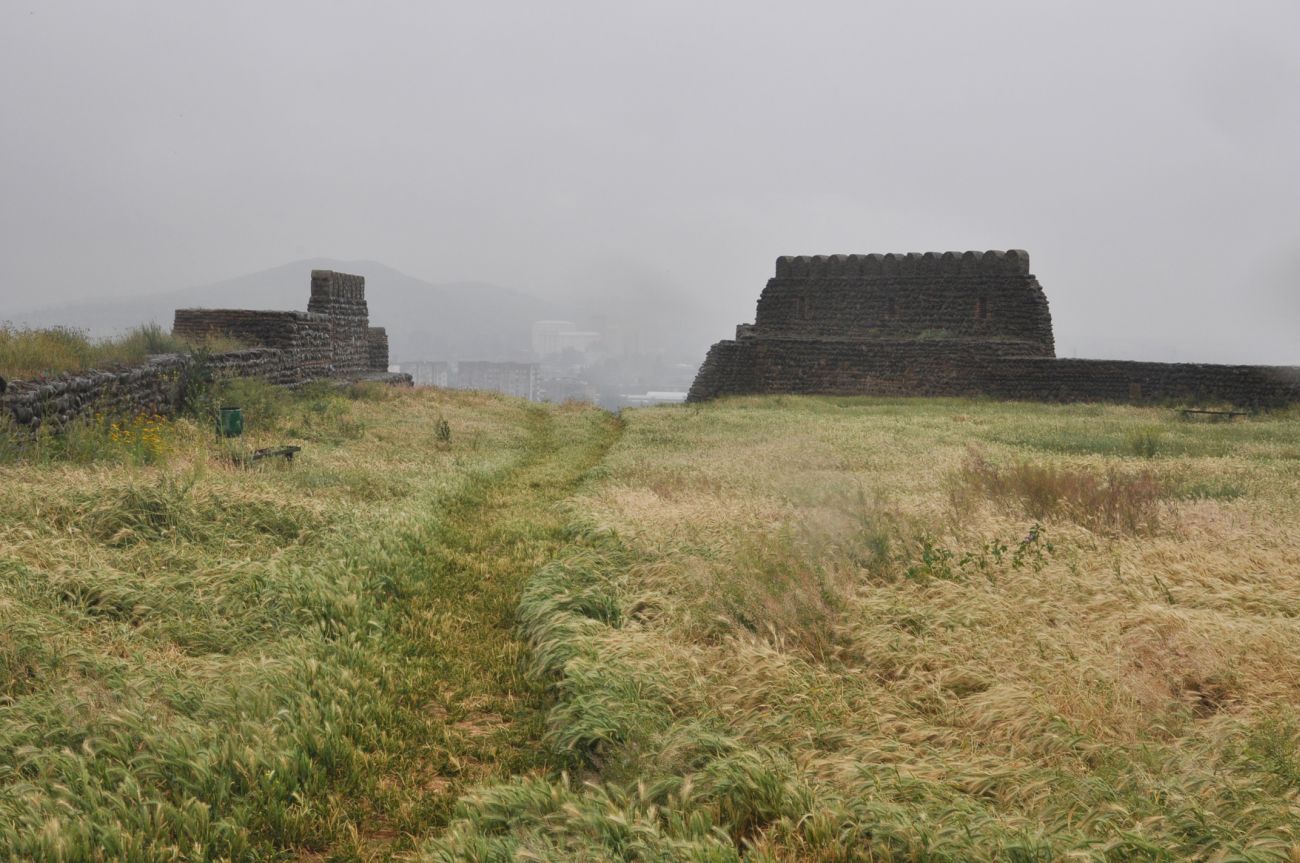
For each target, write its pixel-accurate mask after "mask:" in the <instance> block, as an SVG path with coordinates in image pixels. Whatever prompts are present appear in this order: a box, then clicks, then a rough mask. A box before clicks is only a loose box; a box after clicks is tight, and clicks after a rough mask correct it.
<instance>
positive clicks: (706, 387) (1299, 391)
mask: <svg viewBox="0 0 1300 863" xmlns="http://www.w3.org/2000/svg"><path fill="white" fill-rule="evenodd" d="M762 393H795V394H820V395H875V396H973V395H986V396H991V397H994V398H1001V399H1011V400H1027V401H1075V402H1078V401H1107V402H1135V403H1159V402H1169V401H1177V402H1184V403H1231V404H1237V405H1243V406H1255V407H1273V406H1279V405H1284V404H1289V403H1293V402H1300V368H1293V367H1286V366H1229V365H1211V364H1204V363H1150V362H1134V361H1127V360H1082V359H1054V358H1051V357H1014V356H999V355H997V354H996V353H994V352H991V351H989V350H987V348H986V346H983V345H980V344H978V343H969V342H965V343H963V342H950V343H941V342H938V341H935V342H931V343H927V342H924V341H918V340H905V339H900V340H887V339H881V340H877V341H872V342H849V341H829V340H827V341H816V340H811V339H763V340H759V339H754V340H745V341H725V342H719V343H718V344H716V345H714V346H713V349H712V350H710V351H709V356H708V358H707V359H706V360H705V362H704V365H703V366H702V367H701V369H700V373H699V375H698V376H697V377H696V379H695V383H694V385H693V386H692V387H691V391H690V396H689V400H690V401H703V400H706V399H711V398H716V397H718V396H721V395H739V394H762Z"/></svg>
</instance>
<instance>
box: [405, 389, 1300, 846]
mask: <svg viewBox="0 0 1300 863" xmlns="http://www.w3.org/2000/svg"><path fill="white" fill-rule="evenodd" d="M1176 417H1177V414H1176V413H1174V412H1173V411H1162V410H1155V409H1131V408H1123V407H1097V406H1079V407H1057V406H1035V405H1009V404H998V403H993V402H960V401H938V400H932V401H884V400H844V399H795V398H769V399H740V400H732V401H728V402H724V403H721V404H718V405H710V406H706V407H703V408H689V407H688V408H674V409H652V410H645V411H639V412H636V413H634V414H632V415H631V416H630V418H629V419H628V422H627V429H626V432H625V434H624V435H623V437H622V439H621V440H620V441H619V443H618V444H617V445H616V446H615V447H614V449H613V450H612V451H611V453H610V455H609V457H608V458H607V459H606V461H605V464H604V475H603V478H602V479H601V481H600V482H599V483H598V484H596V485H594V486H592V487H589V488H588V489H586V490H585V491H584V492H582V493H581V494H579V495H578V496H576V497H575V498H574V499H573V500H572V501H571V511H572V518H573V523H574V525H575V529H578V530H580V531H581V534H582V536H583V541H582V542H580V543H578V544H576V545H575V547H574V548H572V549H571V550H570V551H569V552H567V553H566V554H565V556H564V557H563V558H561V560H559V561H557V562H556V563H553V564H551V565H550V566H548V567H547V568H545V569H544V570H543V572H542V573H541V575H540V576H539V577H538V578H537V579H535V580H534V582H533V583H532V585H531V586H530V589H529V592H528V594H527V595H526V597H525V600H524V604H523V609H522V617H523V621H524V625H525V627H526V630H527V631H528V633H529V636H530V639H531V641H532V644H533V649H534V663H535V668H536V671H537V673H538V674H539V675H540V676H542V677H544V678H545V679H549V680H551V681H552V682H553V685H554V686H555V688H556V691H557V693H558V696H559V703H558V704H557V706H556V707H555V708H554V710H553V711H552V714H551V719H550V724H549V729H548V735H549V736H548V740H549V742H550V744H551V745H552V746H553V747H555V748H556V749H558V750H560V751H562V752H565V753H568V754H570V755H573V756H575V757H580V758H581V759H583V761H584V762H585V764H586V766H587V769H586V771H584V772H576V773H573V774H570V775H569V776H568V777H567V778H566V779H565V780H563V781H559V782H555V781H552V782H543V781H540V780H522V781H516V782H513V783H508V784H504V785H498V786H495V787H492V788H488V789H485V790H482V791H480V792H478V793H476V794H475V795H473V796H472V797H470V798H469V799H468V800H467V801H465V803H464V804H463V806H462V808H461V810H460V818H459V820H458V821H457V823H456V824H455V826H454V828H453V830H452V831H451V833H450V834H449V835H447V836H446V837H444V838H443V839H442V840H441V841H439V842H438V843H435V844H433V845H430V846H428V847H426V854H427V857H428V859H434V860H451V859H474V860H483V861H487V860H493V861H497V860H499V861H505V860H510V859H529V860H534V859H545V860H556V861H558V860H603V859H629V860H630V859H635V860H679V859H683V860H684V859H689V860H735V859H738V858H740V857H743V858H744V859H748V860H769V861H775V860H782V861H784V860H813V861H849V860H862V861H866V860H945V861H958V860H1042V861H1046V860H1066V859H1070V860H1073V859H1095V860H1116V861H1119V860H1187V859H1193V860H1207V861H1208V860H1214V861H1226V860H1292V861H1295V860H1300V803H1298V799H1297V798H1298V797H1300V720H1297V718H1296V716H1297V714H1296V706H1297V704H1298V703H1300V622H1298V619H1297V618H1298V616H1300V483H1298V482H1297V479H1296V469H1297V467H1300V434H1298V432H1300V424H1297V423H1296V421H1295V419H1294V418H1289V417H1274V418H1270V419H1252V420H1250V421H1244V422H1236V423H1232V424H1199V423H1186V422H1180V421H1177V420H1176V419H1175V418H1176ZM517 855H518V856H517Z"/></svg>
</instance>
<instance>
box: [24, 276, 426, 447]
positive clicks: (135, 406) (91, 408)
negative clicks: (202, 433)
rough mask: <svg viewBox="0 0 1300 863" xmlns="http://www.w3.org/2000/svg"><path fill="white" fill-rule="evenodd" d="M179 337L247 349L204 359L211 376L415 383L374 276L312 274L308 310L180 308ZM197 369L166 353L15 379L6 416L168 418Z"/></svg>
mask: <svg viewBox="0 0 1300 863" xmlns="http://www.w3.org/2000/svg"><path fill="white" fill-rule="evenodd" d="M172 332H173V334H174V335H177V336H180V337H182V338H185V339H187V340H189V341H191V342H193V343H195V344H202V343H203V342H204V341H206V340H208V339H209V338H210V337H212V336H228V337H231V338H233V339H235V340H237V341H239V342H242V343H243V344H244V345H246V346H247V347H244V348H241V349H239V350H233V351H225V352H222V353H216V354H212V355H211V356H210V357H207V358H206V359H205V361H204V366H205V367H206V372H205V373H206V374H211V375H212V376H214V377H217V378H234V377H258V378H263V379H265V380H267V381H269V382H271V383H274V384H282V385H286V386H296V385H299V384H303V383H307V382H308V381H314V380H322V379H331V378H332V379H340V380H360V379H371V380H382V381H386V382H389V383H398V384H409V383H410V382H411V377H410V375H402V374H389V372H388V336H387V333H386V332H385V331H384V328H383V327H372V326H370V317H369V311H368V309H367V307H366V280H365V278H364V277H362V276H354V275H351V274H348V273H336V272H334V271H333V270H312V274H311V297H310V299H309V300H308V303H307V311H305V312H296V311H295V312H274V311H254V310H249V309H177V310H176V318H175V323H174V325H173V328H172ZM194 366H195V359H194V357H192V356H190V355H188V354H160V355H157V356H153V357H150V358H149V360H148V362H146V363H144V364H143V365H140V366H134V367H130V368H114V369H97V370H91V371H86V372H78V373H74V374H67V375H60V376H59V377H57V378H53V379H48V380H35V381H13V382H11V383H10V384H9V385H8V386H7V387H0V415H2V414H4V413H8V415H9V417H10V418H11V419H12V421H13V423H14V424H15V425H16V426H18V427H20V428H27V429H32V430H35V429H38V428H40V427H41V426H42V425H48V426H51V427H55V428H58V427H62V426H64V425H66V424H67V423H68V422H70V421H71V420H73V419H76V418H81V417H87V416H90V415H91V414H93V413H102V414H105V415H130V414H133V413H140V412H156V413H162V414H169V413H172V412H174V411H175V410H176V409H177V408H179V407H180V406H181V401H182V400H183V398H184V392H183V391H184V382H185V380H186V376H187V375H191V374H194V373H195V368H194Z"/></svg>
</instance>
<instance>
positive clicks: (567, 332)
mask: <svg viewBox="0 0 1300 863" xmlns="http://www.w3.org/2000/svg"><path fill="white" fill-rule="evenodd" d="M600 340H601V334H600V333H598V332H595V331H592V330H579V329H578V325H577V324H575V323H574V322H573V321H537V322H535V323H534V324H533V353H534V354H536V355H537V356H539V357H549V356H554V355H555V354H562V353H564V352H565V351H566V350H569V349H573V350H575V351H578V352H579V353H582V352H584V351H586V350H587V348H589V347H591V346H592V345H594V344H595V343H596V342H598V341H600Z"/></svg>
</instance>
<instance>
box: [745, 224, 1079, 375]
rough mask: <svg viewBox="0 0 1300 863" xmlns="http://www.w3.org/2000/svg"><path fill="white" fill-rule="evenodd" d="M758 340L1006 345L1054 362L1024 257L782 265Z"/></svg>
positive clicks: (861, 258) (973, 255)
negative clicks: (941, 341) (960, 340)
mask: <svg viewBox="0 0 1300 863" xmlns="http://www.w3.org/2000/svg"><path fill="white" fill-rule="evenodd" d="M753 335H755V336H758V337H764V336H774V337H786V338H789V337H806V338H842V339H872V338H919V337H946V338H971V339H998V340H1002V341H1012V340H1014V341H1018V342H1020V343H1021V344H1020V347H1019V348H1018V349H1017V351H1018V352H1019V353H1020V354H1022V355H1025V356H1052V355H1053V353H1054V342H1053V337H1052V318H1051V313H1050V311H1049V310H1048V306H1047V297H1046V295H1045V294H1044V293H1043V289H1042V287H1041V286H1040V285H1039V284H1038V280H1037V279H1036V278H1035V277H1034V276H1033V275H1032V274H1031V273H1030V272H1029V254H1028V253H1027V252H1024V251H1021V250H1018V249H1013V250H1011V251H1009V252H998V251H990V252H964V253H958V252H945V253H943V254H939V253H935V252H929V253H926V254H924V255H921V254H907V255H898V254H889V255H816V256H811V257H809V256H797V257H781V258H778V259H777V262H776V277H775V278H773V279H771V280H769V281H768V283H767V287H766V288H765V289H764V290H763V293H762V296H761V297H760V298H759V300H758V311H757V315H756V316H755V319H754V324H753Z"/></svg>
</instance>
